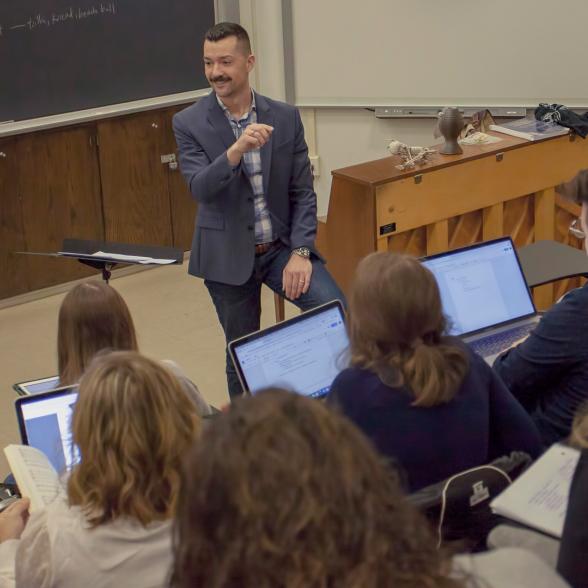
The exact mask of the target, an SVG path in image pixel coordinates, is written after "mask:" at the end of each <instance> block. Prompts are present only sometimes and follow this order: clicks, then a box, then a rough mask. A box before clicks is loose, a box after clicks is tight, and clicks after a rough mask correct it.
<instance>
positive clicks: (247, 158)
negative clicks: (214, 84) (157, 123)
mask: <svg viewBox="0 0 588 588" xmlns="http://www.w3.org/2000/svg"><path fill="white" fill-rule="evenodd" d="M216 99H217V101H218V104H219V106H220V107H221V108H222V109H223V112H224V113H225V116H226V117H227V119H228V121H229V123H230V124H231V129H232V130H233V135H235V139H238V138H239V137H240V136H241V135H242V134H243V131H244V130H245V129H246V128H247V126H248V125H250V124H253V123H257V109H256V107H255V93H254V92H251V109H250V110H249V112H248V113H247V114H246V115H244V116H242V117H241V118H240V119H239V120H235V119H234V118H233V116H232V115H231V113H230V112H229V109H228V108H227V107H226V106H225V105H224V104H223V103H222V101H221V99H220V98H219V97H218V96H217V97H216ZM241 161H242V163H243V166H244V168H245V173H246V174H247V177H248V178H249V182H250V183H251V189H252V190H253V196H254V198H253V208H254V211H255V243H270V242H271V241H274V240H275V237H274V232H273V229H272V221H271V218H270V214H269V210H268V208H267V202H266V200H265V194H264V193H263V173H262V171H261V150H260V149H259V148H258V149H253V150H252V151H248V152H247V153H244V154H243V158H242V160H241Z"/></svg>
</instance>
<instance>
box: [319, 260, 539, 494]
mask: <svg viewBox="0 0 588 588" xmlns="http://www.w3.org/2000/svg"><path fill="white" fill-rule="evenodd" d="M348 324H349V338H350V366H349V367H348V368H347V369H345V370H343V371H342V372H341V373H340V374H339V375H338V376H337V378H335V381H334V382H333V384H332V387H331V391H330V394H329V398H328V402H329V403H330V404H333V405H336V406H337V407H338V408H339V409H340V410H341V411H342V412H343V413H344V414H345V415H347V416H348V417H349V418H350V419H351V420H352V421H353V422H354V423H355V424H356V425H357V426H358V427H359V428H360V429H361V430H362V431H363V432H364V433H365V434H366V435H367V436H368V437H369V438H370V439H371V440H372V441H373V443H374V444H375V446H376V447H377V448H378V449H379V450H380V452H381V453H382V454H383V455H385V456H387V457H389V458H391V459H392V460H394V461H396V462H398V463H399V464H400V465H401V466H402V467H403V468H404V470H405V471H406V474H407V478H408V480H407V481H408V485H409V488H410V490H411V491H415V490H418V489H420V488H422V487H424V486H427V485H429V484H433V483H435V482H439V481H441V480H443V479H445V478H447V477H449V476H451V475H453V474H456V473H458V472H460V471H462V470H466V469H469V468H472V467H475V466H479V465H482V464H485V463H488V462H490V461H492V460H493V459H495V458H497V457H501V456H503V455H506V454H509V453H510V452H511V451H525V452H527V453H529V454H530V455H531V456H532V457H536V456H537V455H538V454H539V453H540V451H541V444H540V441H539V435H538V432H537V430H536V428H535V425H534V424H533V422H532V421H531V418H530V417H529V415H528V414H527V413H526V412H525V411H524V409H523V408H522V407H521V405H520V404H519V403H518V402H517V401H516V400H515V399H514V397H513V396H512V395H511V394H510V392H509V391H508V390H507V388H506V387H505V385H504V384H503V383H502V381H501V380H500V378H498V377H497V376H496V375H495V374H494V373H493V371H492V369H491V368H490V367H489V366H488V365H486V363H485V362H484V360H483V359H482V358H481V357H479V356H477V355H476V354H475V353H473V352H472V351H470V349H469V348H468V347H467V346H466V345H465V344H464V343H462V342H461V341H460V340H458V339H456V338H452V337H448V336H446V324H445V318H444V316H443V312H442V305H441V296H440V294H439V288H438V286H437V282H436V281H435V277H434V276H433V274H432V273H431V272H430V271H429V270H428V269H427V268H426V267H424V266H423V265H422V264H421V263H420V262H419V261H418V260H417V259H416V258H414V257H411V256H409V255H400V254H396V253H373V254H371V255H369V256H367V257H366V258H365V259H363V260H362V261H361V262H360V264H359V266H358V267H357V271H356V275H355V280H354V282H353V285H352V287H351V297H350V302H349V323H348Z"/></svg>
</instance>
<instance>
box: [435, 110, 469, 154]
mask: <svg viewBox="0 0 588 588" xmlns="http://www.w3.org/2000/svg"><path fill="white" fill-rule="evenodd" d="M438 128H439V131H440V133H441V134H442V135H443V138H444V139H445V143H443V145H442V146H441V149H439V153H443V154H444V155H457V154H459V153H463V150H462V148H461V147H460V146H459V143H458V142H457V138H458V137H459V134H460V133H461V130H462V129H463V116H462V115H461V112H460V111H459V110H458V109H457V108H455V107H453V106H448V107H447V108H444V109H443V111H442V112H440V113H439V124H438Z"/></svg>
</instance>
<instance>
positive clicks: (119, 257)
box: [91, 251, 175, 265]
mask: <svg viewBox="0 0 588 588" xmlns="http://www.w3.org/2000/svg"><path fill="white" fill-rule="evenodd" d="M91 257H99V258H105V257H106V258H108V259H113V260H116V261H121V262H125V261H126V262H129V263H145V264H147V263H154V264H156V265H168V264H170V263H174V262H175V259H157V258H155V257H144V256H141V255H124V254H122V253H109V252H107V251H97V252H96V253H92V255H91Z"/></svg>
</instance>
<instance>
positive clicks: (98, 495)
mask: <svg viewBox="0 0 588 588" xmlns="http://www.w3.org/2000/svg"><path fill="white" fill-rule="evenodd" d="M71 429H72V443H73V444H74V445H75V446H76V447H77V449H78V451H79V461H78V462H77V463H76V465H75V466H74V467H73V469H72V471H71V474H70V476H69V478H68V479H67V497H66V498H64V499H60V498H57V499H56V500H55V501H54V502H53V503H52V504H51V505H49V506H48V507H47V508H46V509H44V510H42V511H38V512H34V513H33V514H31V516H30V518H29V520H28V523H26V528H25V529H24V533H22V538H21V539H20V541H19V542H18V543H19V545H18V547H17V549H16V566H15V575H16V585H17V586H27V587H28V586H35V587H41V588H50V587H58V586H59V587H60V588H79V587H80V586H92V588H107V587H108V588H110V587H115V586H133V588H148V587H149V588H150V587H158V586H163V585H164V583H165V578H166V577H167V573H168V569H169V566H170V564H171V518H172V516H173V514H174V512H175V508H176V502H177V497H178V492H179V485H180V470H181V463H182V459H183V458H184V456H185V454H186V453H187V451H188V449H189V448H190V447H191V446H192V445H193V443H194V441H195V440H196V438H197V435H198V434H199V430H200V418H199V417H198V414H197V412H196V408H195V406H194V404H193V402H192V401H191V399H190V398H189V396H188V395H187V394H186V392H185V391H184V390H183V389H182V387H181V384H180V383H179V381H178V379H177V378H176V377H175V376H174V375H173V374H172V373H171V372H170V371H169V370H168V369H167V368H166V367H164V366H163V365H161V364H160V363H158V362H156V361H153V360H151V359H148V358H145V357H143V356H141V355H139V354H138V353H136V352H113V353H109V354H105V355H100V356H98V357H96V358H95V359H94V360H93V361H92V363H91V365H90V366H89V368H88V369H87V371H86V373H85V374H84V376H83V377H82V379H81V381H80V384H79V398H78V401H77V403H76V405H75V407H74V409H73V416H72V422H71ZM23 524H24V522H23ZM1 530H2V525H1V524H0V531H1ZM21 532H22V529H21ZM1 535H2V534H1V532H0V537H1ZM19 535H20V533H13V536H12V538H13V539H17V538H18V536H19Z"/></svg>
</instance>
